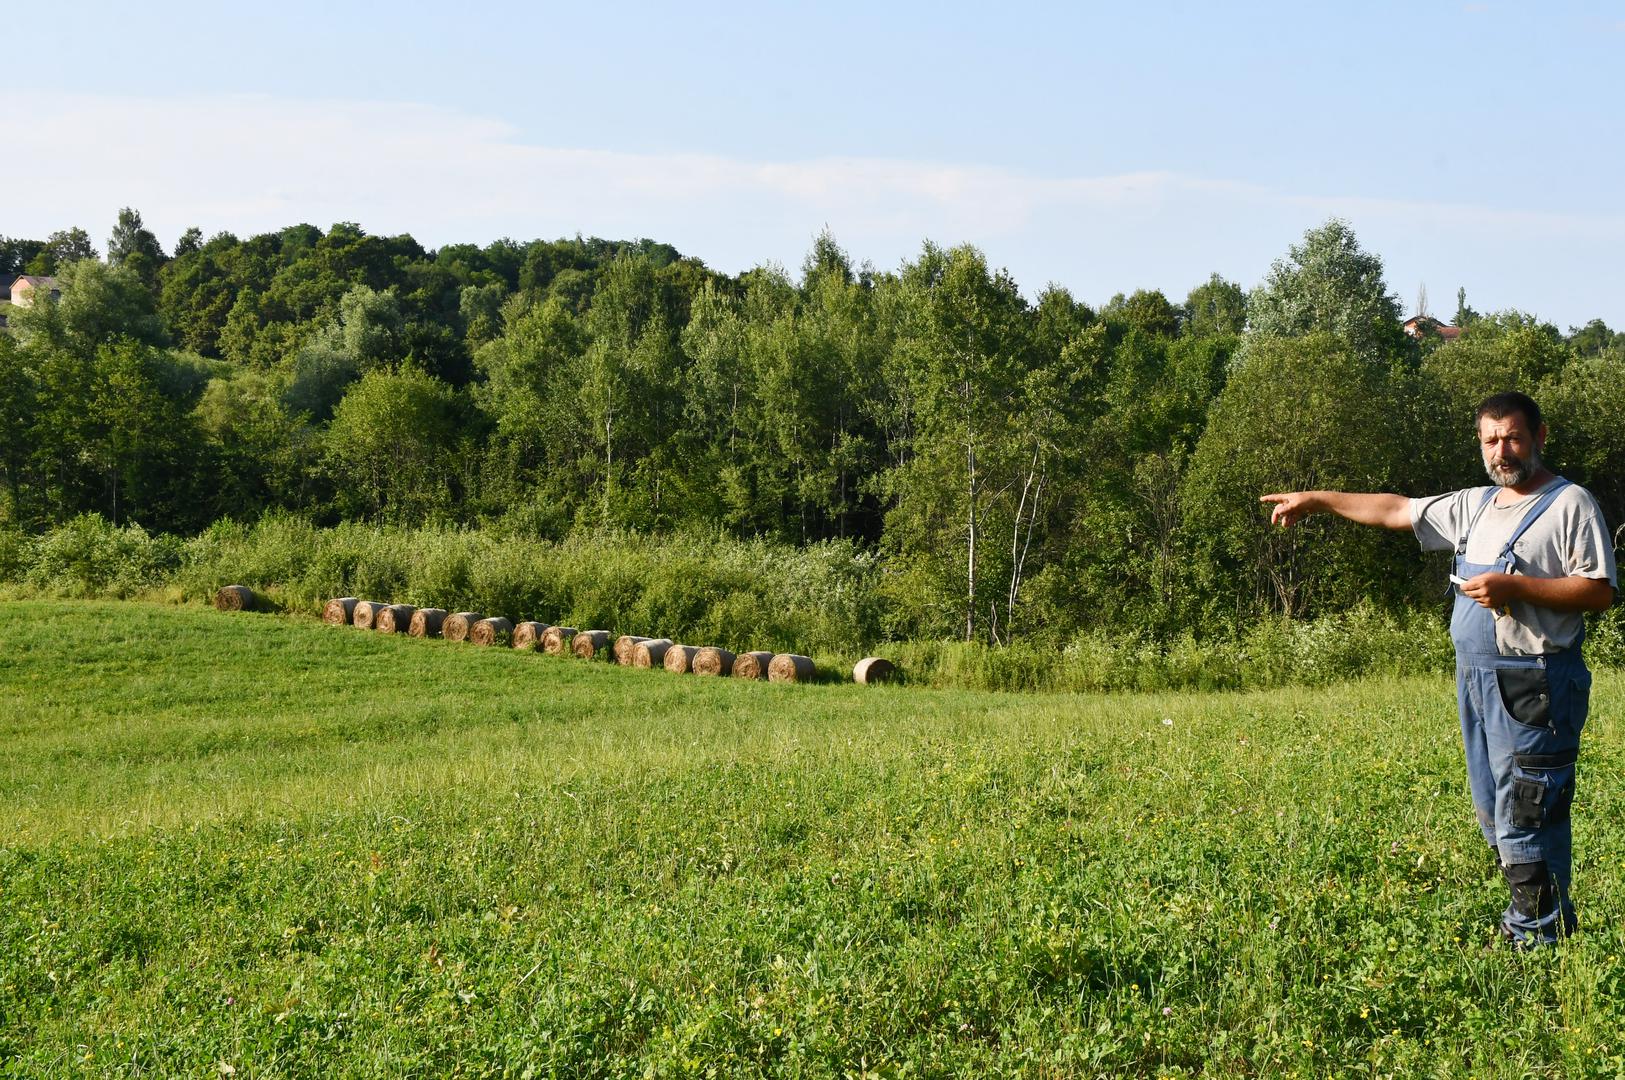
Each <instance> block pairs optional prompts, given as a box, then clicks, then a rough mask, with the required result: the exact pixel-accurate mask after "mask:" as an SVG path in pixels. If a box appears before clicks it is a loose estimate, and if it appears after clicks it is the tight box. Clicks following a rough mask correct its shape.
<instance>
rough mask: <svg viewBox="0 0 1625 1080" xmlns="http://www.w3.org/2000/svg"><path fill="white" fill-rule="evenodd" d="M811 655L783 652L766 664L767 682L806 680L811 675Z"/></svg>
mask: <svg viewBox="0 0 1625 1080" xmlns="http://www.w3.org/2000/svg"><path fill="white" fill-rule="evenodd" d="M816 670H817V669H816V668H814V667H813V662H812V657H810V656H802V655H800V654H799V653H787V652H783V653H780V654H779V655H777V656H775V657H774V658H773V660H772V662H771V663H769V664H768V665H767V681H768V682H806V681H807V680H808V679H810V678H812V677H813V672H814V671H816Z"/></svg>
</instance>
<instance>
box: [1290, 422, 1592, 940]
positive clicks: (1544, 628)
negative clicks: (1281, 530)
mask: <svg viewBox="0 0 1625 1080" xmlns="http://www.w3.org/2000/svg"><path fill="white" fill-rule="evenodd" d="M1476 422H1477V428H1478V441H1479V448H1480V449H1481V450H1482V451H1483V455H1484V469H1485V471H1486V472H1487V473H1489V477H1490V479H1491V480H1492V481H1494V484H1493V486H1490V487H1478V488H1468V489H1464V490H1462V491H1454V492H1451V493H1449V494H1446V495H1436V496H1433V497H1431V498H1426V499H1408V498H1405V497H1404V496H1402V495H1386V494H1356V493H1352V492H1340V491H1292V492H1279V493H1276V494H1272V495H1265V496H1262V501H1263V502H1266V503H1270V504H1273V509H1272V510H1271V512H1270V521H1271V522H1272V523H1275V524H1279V525H1281V526H1283V527H1285V526H1290V525H1293V524H1295V523H1297V522H1298V521H1300V520H1302V519H1303V518H1304V517H1305V516H1307V515H1309V514H1314V513H1322V512H1326V513H1332V514H1337V515H1338V516H1340V517H1344V518H1347V519H1348V520H1350V521H1354V522H1358V523H1360V524H1362V525H1375V526H1380V527H1383V528H1388V529H1409V530H1411V531H1412V532H1414V533H1415V534H1416V538H1417V540H1419V541H1420V542H1421V544H1422V548H1423V550H1425V551H1448V550H1451V549H1454V551H1455V556H1454V559H1453V562H1452V565H1451V573H1450V581H1451V584H1452V586H1453V591H1454V594H1455V610H1454V611H1453V613H1452V615H1451V619H1450V637H1451V640H1452V641H1453V642H1454V643H1455V646H1456V701H1457V706H1458V708H1459V710H1460V713H1461V735H1462V742H1463V745H1464V747H1465V750H1466V757H1467V779H1468V784H1469V786H1470V787H1471V789H1472V794H1473V808H1474V810H1475V811H1476V813H1477V815H1478V824H1479V827H1480V828H1481V829H1482V830H1483V833H1484V839H1485V840H1486V841H1488V843H1489V845H1490V848H1491V851H1492V852H1493V854H1494V856H1495V859H1496V862H1497V864H1498V865H1499V867H1500V870H1501V873H1502V875H1503V876H1504V877H1505V879H1506V883H1507V887H1508V889H1509V891H1510V892H1511V903H1510V904H1508V906H1507V909H1506V911H1505V913H1504V914H1503V915H1502V916H1501V926H1500V932H1501V935H1502V937H1503V938H1504V939H1505V940H1506V941H1507V942H1508V943H1510V944H1512V945H1513V946H1515V947H1517V948H1528V947H1531V946H1536V945H1543V944H1550V943H1552V942H1555V941H1557V940H1558V939H1559V938H1560V937H1563V936H1566V935H1568V934H1572V933H1573V932H1574V931H1575V929H1576V927H1577V923H1576V920H1575V914H1574V904H1573V902H1572V901H1571V899H1570V897H1569V883H1570V867H1571V865H1572V840H1571V830H1570V825H1569V807H1570V804H1571V803H1572V802H1573V799H1574V781H1575V762H1576V759H1577V758H1578V756H1579V751H1580V729H1581V728H1582V727H1583V726H1584V724H1585V718H1586V707H1587V703H1588V701H1589V696H1590V690H1591V673H1590V672H1589V671H1588V670H1587V669H1586V666H1585V661H1584V660H1583V659H1582V658H1581V655H1580V642H1581V640H1582V639H1583V638H1584V636H1585V620H1584V613H1585V612H1587V611H1602V610H1603V609H1605V608H1607V607H1608V606H1609V605H1610V604H1612V603H1613V601H1614V593H1615V589H1616V587H1617V585H1618V569H1617V567H1616V566H1615V563H1614V546H1613V543H1612V541H1611V539H1610V537H1609V533H1608V528H1607V526H1606V525H1605V524H1604V522H1603V516H1602V511H1601V509H1600V508H1599V507H1598V505H1597V500H1596V499H1595V498H1594V497H1593V496H1592V495H1591V493H1590V492H1588V491H1586V490H1585V489H1584V488H1582V487H1580V486H1579V485H1578V484H1573V483H1570V482H1569V481H1567V480H1565V479H1563V478H1562V477H1560V476H1557V475H1554V474H1553V473H1552V472H1551V471H1550V470H1548V469H1547V468H1546V466H1545V465H1544V464H1543V463H1542V461H1541V456H1540V455H1541V453H1542V451H1543V450H1544V449H1545V447H1546V425H1545V423H1544V422H1543V421H1542V420H1541V415H1540V406H1538V405H1536V404H1535V402H1534V401H1533V400H1531V399H1530V398H1529V397H1527V396H1526V395H1524V394H1519V393H1504V394H1496V395H1494V396H1493V397H1490V398H1487V399H1486V400H1485V401H1484V403H1483V404H1481V405H1480V406H1479V407H1478V414H1477V419H1476Z"/></svg>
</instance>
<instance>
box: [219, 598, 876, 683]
mask: <svg viewBox="0 0 1625 1080" xmlns="http://www.w3.org/2000/svg"><path fill="white" fill-rule="evenodd" d="M215 606H216V607H219V608H220V609H221V610H223V611H242V610H247V609H249V608H251V607H253V593H252V591H250V590H249V589H247V588H246V587H244V586H241V585H228V586H227V587H226V588H224V589H221V590H220V593H219V595H218V596H216V598H215ZM322 621H323V622H326V623H328V624H330V625H333V626H355V627H359V628H361V629H363V630H377V631H378V632H380V633H384V634H401V633H404V634H408V635H410V636H412V637H419V638H443V639H445V640H446V641H468V642H472V643H473V644H475V645H487V646H490V645H511V646H512V647H513V648H515V649H528V650H535V651H540V652H544V653H547V654H548V655H550V656H576V657H578V658H580V659H582V660H597V659H602V660H614V661H615V662H616V663H618V664H620V665H622V666H623V667H636V668H658V667H663V668H665V669H666V670H667V671H670V672H675V673H677V674H680V675H681V674H694V675H711V676H722V677H732V678H735V679H766V680H767V681H769V682H784V683H795V682H808V681H810V680H811V679H812V678H813V677H814V676H815V675H817V667H816V665H814V663H813V661H812V658H811V657H808V656H802V655H800V654H798V653H777V654H775V653H771V652H745V653H737V654H735V653H732V652H729V651H728V650H727V649H720V648H717V647H716V646H713V645H680V644H678V643H677V642H675V641H672V640H671V639H670V638H663V637H661V638H649V637H639V636H638V635H636V634H622V635H620V636H619V637H612V636H611V634H610V632H609V631H608V630H577V629H576V628H575V627H573V626H550V625H547V624H546V623H540V622H521V623H519V624H518V625H515V624H514V623H513V622H512V621H510V620H508V619H505V618H502V617H500V616H492V617H487V616H485V615H483V614H481V613H480V612H477V611H455V612H448V611H446V610H444V609H443V608H414V607H410V606H408V605H406V604H385V603H380V602H378V601H374V600H358V599H357V598H355V597H353V596H341V597H338V598H336V599H333V600H329V601H328V602H327V605H326V607H324V608H323V610H322ZM896 675H897V669H896V667H895V665H893V664H892V662H891V661H889V660H886V659H884V658H883V657H878V656H871V657H867V658H865V659H863V660H860V661H858V664H857V666H856V667H855V668H854V669H853V671H852V677H853V679H854V680H856V681H857V682H860V683H865V684H867V683H877V682H885V681H889V680H892V679H895V678H896Z"/></svg>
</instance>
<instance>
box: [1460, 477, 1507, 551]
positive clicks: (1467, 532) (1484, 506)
mask: <svg viewBox="0 0 1625 1080" xmlns="http://www.w3.org/2000/svg"><path fill="white" fill-rule="evenodd" d="M1497 490H1498V489H1496V488H1490V489H1489V490H1488V491H1486V492H1485V493H1484V498H1483V499H1481V500H1480V501H1479V504H1478V510H1477V511H1475V512H1474V514H1473V516H1472V517H1470V518H1468V519H1467V527H1466V528H1465V529H1463V530H1461V539H1460V540H1458V541H1456V554H1457V555H1458V556H1460V555H1466V554H1467V538H1468V537H1469V536H1471V535H1472V534H1473V529H1474V528H1476V527H1477V526H1478V519H1479V518H1481V517H1483V516H1484V511H1486V510H1488V509H1489V508H1490V500H1491V499H1493V498H1495V493H1496V491H1497Z"/></svg>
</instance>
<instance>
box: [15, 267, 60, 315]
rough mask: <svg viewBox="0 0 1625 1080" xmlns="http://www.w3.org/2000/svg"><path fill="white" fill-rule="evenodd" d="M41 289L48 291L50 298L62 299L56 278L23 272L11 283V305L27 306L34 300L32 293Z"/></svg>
mask: <svg viewBox="0 0 1625 1080" xmlns="http://www.w3.org/2000/svg"><path fill="white" fill-rule="evenodd" d="M41 290H43V291H45V292H47V293H49V294H50V297H51V299H52V300H60V299H62V287H61V286H60V285H58V284H57V280H56V278H54V277H41V276H39V275H37V274H24V275H22V276H21V277H19V278H18V279H17V280H16V281H13V282H12V283H11V303H12V306H13V307H27V306H28V305H30V304H32V303H33V302H34V294H35V293H36V292H39V291H41Z"/></svg>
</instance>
